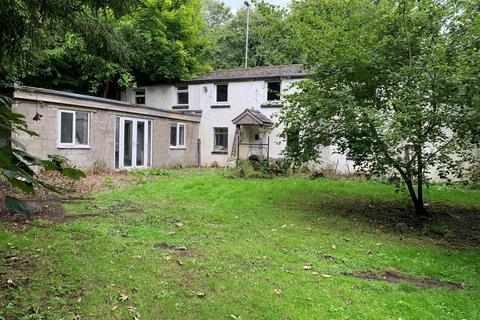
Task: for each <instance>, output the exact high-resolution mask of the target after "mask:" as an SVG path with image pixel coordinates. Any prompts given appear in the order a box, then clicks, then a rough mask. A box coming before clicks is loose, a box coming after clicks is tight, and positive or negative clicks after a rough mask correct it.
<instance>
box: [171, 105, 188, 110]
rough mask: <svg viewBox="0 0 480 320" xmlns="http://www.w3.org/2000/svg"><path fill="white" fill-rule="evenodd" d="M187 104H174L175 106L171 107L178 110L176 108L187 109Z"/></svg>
mask: <svg viewBox="0 0 480 320" xmlns="http://www.w3.org/2000/svg"><path fill="white" fill-rule="evenodd" d="M188 107H189V106H188V104H185V105H175V106H172V109H174V110H178V109H188Z"/></svg>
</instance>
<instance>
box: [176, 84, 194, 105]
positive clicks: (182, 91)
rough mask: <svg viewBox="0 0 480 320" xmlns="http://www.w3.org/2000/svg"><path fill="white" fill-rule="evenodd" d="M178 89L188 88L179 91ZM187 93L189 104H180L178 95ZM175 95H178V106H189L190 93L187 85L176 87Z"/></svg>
mask: <svg viewBox="0 0 480 320" xmlns="http://www.w3.org/2000/svg"><path fill="white" fill-rule="evenodd" d="M178 87H187V89H178ZM185 92H186V93H187V95H188V103H180V102H179V101H178V94H179V93H185ZM175 95H176V100H177V105H178V106H188V105H189V104H190V93H189V92H188V85H186V86H176V87H175Z"/></svg>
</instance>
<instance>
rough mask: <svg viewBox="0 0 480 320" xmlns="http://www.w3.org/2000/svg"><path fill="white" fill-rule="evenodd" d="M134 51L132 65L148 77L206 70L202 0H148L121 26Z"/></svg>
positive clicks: (186, 75)
mask: <svg viewBox="0 0 480 320" xmlns="http://www.w3.org/2000/svg"><path fill="white" fill-rule="evenodd" d="M118 28H119V30H120V32H121V34H122V35H123V37H124V38H125V39H127V40H128V46H129V48H130V49H131V50H132V52H133V59H132V63H131V65H130V68H131V70H132V71H133V73H134V74H135V75H136V76H137V78H138V79H140V80H142V81H143V82H145V81H158V80H178V79H187V78H189V77H191V76H194V75H197V74H199V73H201V72H203V71H205V70H206V65H205V64H204V63H203V62H201V61H200V59H199V57H200V56H202V55H203V50H204V48H205V46H206V44H207V42H206V39H205V37H204V36H203V34H204V30H205V28H206V25H205V22H204V19H203V15H202V4H201V2H200V0H176V1H170V0H153V1H152V0H148V1H147V0H145V1H142V2H141V4H140V5H139V6H138V8H137V9H136V10H135V11H134V12H132V13H131V14H130V15H128V16H125V17H123V18H122V19H121V21H120V23H119V26H118Z"/></svg>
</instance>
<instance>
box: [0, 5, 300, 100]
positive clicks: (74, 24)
mask: <svg viewBox="0 0 480 320" xmlns="http://www.w3.org/2000/svg"><path fill="white" fill-rule="evenodd" d="M103 2H104V1H91V0H89V1H83V0H82V1H79V0H78V1H73V0H72V1H58V0H49V1H38V2H37V1H33V2H32V1H24V0H8V1H2V3H1V4H0V18H1V20H2V25H3V26H2V30H1V33H0V37H1V38H0V40H1V42H2V44H1V45H0V46H2V47H1V51H2V52H1V53H0V59H1V60H0V61H1V63H0V78H1V79H3V80H7V81H9V82H12V81H15V82H19V83H22V84H26V85H32V86H39V87H45V88H52V89H59V90H66V91H74V92H80V93H89V94H94V95H98V96H104V97H110V98H118V96H119V92H120V90H121V89H122V88H125V87H127V86H135V85H137V84H144V83H149V82H155V81H176V80H179V79H188V78H191V77H193V76H197V75H201V74H203V73H205V72H208V71H210V70H216V69H225V68H236V67H241V66H243V63H244V61H243V59H244V46H245V24H246V7H244V8H242V9H240V10H237V11H236V12H233V11H232V10H231V9H230V8H228V7H226V6H225V5H224V4H223V3H222V2H221V1H219V0H203V1H202V0H123V1H115V3H114V4H110V3H109V2H108V1H107V2H105V3H103ZM250 10H251V12H250V15H251V20H250V21H251V23H250V27H251V28H250V30H251V31H250V46H249V48H250V55H249V65H250V66H252V67H253V66H263V65H272V64H287V63H299V62H303V60H304V59H303V56H304V51H303V50H301V49H297V48H302V44H301V41H300V38H299V37H297V36H296V35H295V34H294V31H293V30H295V28H293V27H292V23H294V20H296V18H295V17H299V16H301V14H299V13H298V12H299V11H301V10H303V5H302V3H300V2H299V3H297V4H294V5H292V6H291V9H290V11H287V10H286V9H282V8H280V7H276V6H273V5H270V4H267V3H264V2H253V4H252V6H251V9H250ZM12 44H15V45H12Z"/></svg>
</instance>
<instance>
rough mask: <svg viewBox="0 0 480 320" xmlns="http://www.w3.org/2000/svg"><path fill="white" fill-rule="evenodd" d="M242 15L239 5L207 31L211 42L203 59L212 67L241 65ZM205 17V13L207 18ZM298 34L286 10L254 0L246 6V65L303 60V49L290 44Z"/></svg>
mask: <svg viewBox="0 0 480 320" xmlns="http://www.w3.org/2000/svg"><path fill="white" fill-rule="evenodd" d="M246 15H247V10H246V8H245V7H243V8H241V9H239V10H237V12H236V13H235V15H234V16H233V17H232V18H230V19H228V20H227V21H226V23H221V24H218V25H215V26H213V28H211V29H210V30H209V34H208V36H209V39H210V43H211V45H210V47H209V48H208V50H207V53H206V58H207V60H208V61H209V63H210V65H212V66H213V67H214V68H215V69H227V68H239V67H243V66H244V63H245V62H244V57H245V32H246V19H247V17H246ZM209 16H210V15H209V14H208V12H207V18H208V17H209ZM207 21H208V20H207ZM298 36H299V34H298V33H297V32H296V29H295V28H292V25H291V24H290V20H289V19H288V12H287V10H285V9H282V8H280V7H278V6H274V5H271V4H268V3H266V2H263V1H258V2H257V1H254V2H253V3H252V4H251V7H250V32H249V54H248V65H249V67H257V66H267V65H280V64H290V63H301V62H303V51H302V50H298V47H295V46H293V44H295V41H294V40H295V39H298Z"/></svg>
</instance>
